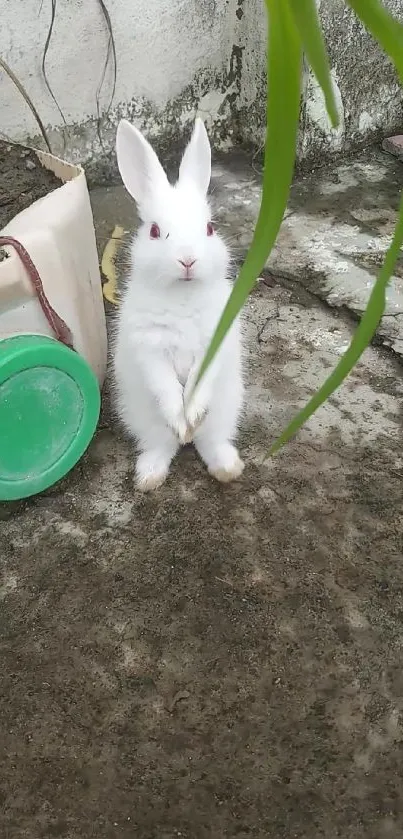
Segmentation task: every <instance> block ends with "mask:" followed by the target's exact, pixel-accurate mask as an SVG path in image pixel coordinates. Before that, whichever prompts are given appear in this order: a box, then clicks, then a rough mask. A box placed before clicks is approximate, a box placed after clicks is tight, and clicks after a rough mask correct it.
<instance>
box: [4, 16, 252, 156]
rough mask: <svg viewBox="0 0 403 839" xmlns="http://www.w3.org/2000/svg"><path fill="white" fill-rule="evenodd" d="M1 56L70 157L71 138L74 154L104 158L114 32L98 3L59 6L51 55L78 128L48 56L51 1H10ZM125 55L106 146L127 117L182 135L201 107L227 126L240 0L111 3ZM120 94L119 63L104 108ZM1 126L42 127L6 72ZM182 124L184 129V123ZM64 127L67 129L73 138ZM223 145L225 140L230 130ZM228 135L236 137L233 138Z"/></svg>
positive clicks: (23, 133) (15, 129) (22, 135)
mask: <svg viewBox="0 0 403 839" xmlns="http://www.w3.org/2000/svg"><path fill="white" fill-rule="evenodd" d="M4 2H6V5H7V9H6V11H5V13H4V14H3V15H2V22H1V26H0V55H1V56H2V57H3V58H5V60H6V61H7V63H8V64H9V65H10V66H11V67H12V69H13V70H14V72H15V73H16V75H17V76H18V78H19V79H20V80H21V82H22V83H23V85H24V86H25V88H26V90H27V91H28V93H29V95H30V97H31V98H32V100H33V102H34V103H35V105H36V107H37V109H38V111H39V113H40V116H41V118H42V120H43V122H44V124H45V125H46V126H47V127H49V128H50V135H51V138H52V142H53V143H54V144H55V146H56V149H57V150H59V151H61V149H62V140H63V133H64V135H65V140H66V143H67V146H68V151H69V155H70V156H73V157H76V158H78V157H82V156H84V158H88V157H91V156H94V155H96V154H99V153H100V152H102V150H103V149H102V146H101V145H100V143H99V139H98V137H97V121H96V117H97V106H96V93H97V88H98V85H99V82H100V79H101V76H102V71H103V66H104V61H105V55H106V51H107V45H108V31H107V28H106V25H105V20H104V18H103V16H102V13H101V9H100V6H99V3H98V2H97V0H57V4H56V19H55V24H54V30H53V35H52V39H51V42H50V47H49V51H48V56H47V62H46V66H47V74H48V78H49V82H50V84H51V86H52V89H53V91H54V94H55V96H56V98H57V101H58V103H59V105H60V108H61V110H62V111H63V114H64V117H65V120H66V123H67V125H68V126H69V131H66V130H65V129H64V125H63V119H62V117H61V114H60V113H59V111H58V108H57V106H56V104H55V103H54V102H53V100H52V98H51V96H50V94H49V91H48V90H47V87H46V84H45V81H44V78H43V75H42V71H41V61H42V53H43V48H44V44H45V40H46V35H47V31H48V27H49V22H50V11H51V3H50V2H45V1H44V0H43V2H42V3H41V2H40V0H3V3H4ZM105 2H106V5H107V7H108V10H109V13H110V17H111V20H112V26H113V31H114V37H115V43H116V52H117V80H116V91H115V96H114V100H113V105H112V109H111V111H110V114H109V119H105V120H104V121H103V124H102V138H103V143H104V147H106V148H108V147H109V146H110V143H111V142H112V136H113V134H114V127H115V124H116V121H117V119H118V117H119V116H120V115H127V116H129V117H138V118H139V120H140V122H141V123H142V124H143V125H144V126H145V127H146V128H147V130H148V132H149V133H150V134H151V136H153V135H158V134H159V133H161V132H163V131H164V130H166V129H167V126H169V132H168V134H169V135H170V136H171V137H173V136H174V134H175V133H180V131H181V123H184V122H186V121H187V119H192V118H193V116H194V113H195V109H196V107H197V105H199V106H200V109H201V110H202V111H203V113H204V116H205V117H206V118H207V121H210V122H212V121H214V122H224V120H225V121H226V122H227V128H228V129H229V128H230V119H229V118H230V104H231V100H229V98H228V97H229V96H230V95H231V93H235V92H236V79H235V77H231V76H230V65H231V55H232V48H233V43H234V29H235V24H236V23H237V22H238V19H237V17H236V3H234V2H232V0H105ZM111 91H112V72H111V64H110V65H109V69H108V72H107V75H106V79H105V84H104V86H103V89H102V92H101V112H104V111H105V108H106V106H107V104H108V101H109V99H110V95H111ZM0 114H1V130H2V132H3V133H5V134H7V136H9V137H11V138H13V139H17V140H24V139H26V138H27V137H32V136H33V135H35V134H37V127H36V124H35V121H34V120H33V117H32V115H31V114H30V112H29V110H28V108H27V106H26V105H25V104H24V101H23V100H22V99H21V97H20V95H19V93H18V92H17V90H16V89H15V88H14V87H13V85H12V83H11V82H10V81H9V80H8V79H7V78H6V77H5V76H4V74H1V75H0ZM177 120H178V122H179V125H178V127H177V128H176V127H175V123H176V121H177ZM63 129H64V132H63ZM222 133H223V137H222V142H223V143H224V142H225V136H224V134H225V133H226V132H222ZM227 133H228V132H227Z"/></svg>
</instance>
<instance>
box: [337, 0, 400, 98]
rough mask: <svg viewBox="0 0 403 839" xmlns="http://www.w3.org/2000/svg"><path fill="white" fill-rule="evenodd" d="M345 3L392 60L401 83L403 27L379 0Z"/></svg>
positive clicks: (350, 0) (353, 0)
mask: <svg viewBox="0 0 403 839" xmlns="http://www.w3.org/2000/svg"><path fill="white" fill-rule="evenodd" d="M347 3H348V5H349V6H351V8H352V9H353V10H354V12H355V13H356V15H357V16H358V17H359V18H360V19H361V20H362V22H363V24H364V26H366V27H367V29H368V31H369V32H371V35H373V36H374V38H376V40H377V41H378V42H379V43H380V45H381V47H382V49H383V50H384V51H385V52H386V54H387V55H389V58H391V59H392V61H393V63H394V65H395V67H396V70H397V72H398V74H399V78H400V81H401V82H402V83H403V25H402V24H401V23H399V21H397V20H396V18H394V17H393V15H391V14H390V13H389V12H388V11H387V10H386V9H385V7H384V6H383V5H382V3H380V2H379V0H347Z"/></svg>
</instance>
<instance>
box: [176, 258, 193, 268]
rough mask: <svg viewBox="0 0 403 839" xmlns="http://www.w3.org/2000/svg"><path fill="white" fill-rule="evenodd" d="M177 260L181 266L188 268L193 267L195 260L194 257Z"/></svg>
mask: <svg viewBox="0 0 403 839" xmlns="http://www.w3.org/2000/svg"><path fill="white" fill-rule="evenodd" d="M178 262H180V264H181V265H183V267H184V268H186V269H187V270H188V269H189V268H192V267H193V265H194V264H195V262H196V260H195V259H178Z"/></svg>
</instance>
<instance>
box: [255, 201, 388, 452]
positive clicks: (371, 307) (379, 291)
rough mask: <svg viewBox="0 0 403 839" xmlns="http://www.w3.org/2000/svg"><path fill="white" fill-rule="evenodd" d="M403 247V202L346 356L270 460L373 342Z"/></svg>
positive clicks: (274, 447) (277, 443) (273, 449)
mask: <svg viewBox="0 0 403 839" xmlns="http://www.w3.org/2000/svg"><path fill="white" fill-rule="evenodd" d="M402 245H403V199H402V202H401V205H400V212H399V218H398V223H397V226H396V230H395V234H394V237H393V240H392V243H391V245H390V248H389V250H388V252H387V254H386V257H385V261H384V264H383V266H382V268H381V271H380V274H379V277H378V279H377V280H376V283H375V285H374V287H373V289H372V292H371V296H370V298H369V301H368V304H367V307H366V309H365V312H364V314H363V316H362V319H361V321H360V323H359V326H358V327H357V329H356V331H355V334H354V337H353V340H352V341H351V344H350V346H349V348H348V350H347V352H346V353H345V354H344V355H343V357H342V358H341V359H340V361H339V363H338V365H337V367H336V368H335V370H333V373H331V374H330V376H329V377H328V378H327V379H326V381H325V383H324V384H323V385H322V387H321V388H320V390H318V391H317V393H315V394H314V396H313V397H312V399H310V401H309V402H308V404H307V405H305V407H304V408H303V409H302V411H300V412H299V414H298V415H297V416H296V417H294V419H293V420H292V421H291V422H290V424H289V426H288V427H287V428H286V429H285V431H283V433H282V434H281V435H280V437H279V438H278V439H277V440H276V441H275V443H274V444H273V445H272V447H271V448H270V450H269V456H270V455H273V454H275V453H276V452H277V451H278V450H279V449H280V448H281V446H283V445H284V443H287V441H288V440H290V438H291V437H293V436H294V434H296V432H297V431H299V429H300V428H301V426H302V425H304V423H305V422H306V421H307V420H308V419H309V417H311V416H312V414H313V413H314V412H315V411H316V410H317V409H318V408H319V407H320V406H321V405H322V404H323V402H325V400H326V399H328V398H329V396H331V394H332V393H334V391H335V390H337V388H338V387H340V385H341V384H342V382H343V381H344V379H345V378H346V376H348V374H349V373H350V372H351V370H352V369H353V367H354V365H355V364H356V363H357V361H358V360H359V358H360V357H361V355H362V353H363V352H364V350H365V349H366V348H367V346H368V345H369V343H370V341H371V340H372V338H373V336H374V334H375V332H376V329H377V327H378V324H379V322H380V320H381V318H382V315H383V313H384V310H385V294H386V288H387V285H388V282H389V279H390V276H391V274H392V273H393V269H394V267H395V264H396V260H397V259H398V257H399V254H400V249H401V247H402Z"/></svg>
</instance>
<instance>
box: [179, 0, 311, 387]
mask: <svg viewBox="0 0 403 839" xmlns="http://www.w3.org/2000/svg"><path fill="white" fill-rule="evenodd" d="M265 3H266V7H267V12H268V49H267V84H268V94H267V133H266V143H265V163H264V175H263V191H262V198H261V205H260V211H259V216H258V219H257V222H256V227H255V232H254V235H253V239H252V243H251V246H250V248H249V251H248V253H247V255H246V258H245V262H244V264H243V266H242V268H241V271H240V273H239V276H238V279H237V281H236V283H235V285H234V287H233V289H232V293H231V295H230V297H229V299H228V302H227V305H226V307H225V310H224V312H223V314H222V316H221V318H220V321H219V323H218V326H217V328H216V330H215V332H214V335H213V338H212V340H211V343H210V346H209V347H208V349H207V353H206V355H205V357H204V360H203V363H202V365H201V368H200V370H199V374H198V378H197V381H196V385H197V383H198V382H199V381H200V379H201V378H202V376H203V375H204V373H205V372H206V370H207V368H208V366H209V365H210V363H211V361H212V360H213V358H214V356H215V354H216V352H217V350H218V349H219V347H220V345H221V343H222V341H223V340H224V338H225V335H226V334H227V332H228V330H229V329H230V327H231V324H232V322H233V320H234V319H235V318H236V316H237V315H238V314H239V312H240V310H241V309H242V306H243V305H244V303H245V300H246V299H247V297H248V295H249V293H250V291H251V290H252V288H253V287H254V285H255V282H256V279H257V277H258V275H259V273H260V271H261V270H262V268H263V266H264V265H265V263H266V261H267V259H268V256H269V254H270V251H271V250H272V248H273V245H274V243H275V241H276V239H277V235H278V232H279V229H280V225H281V222H282V220H283V216H284V212H285V209H286V206H287V200H288V195H289V191H290V186H291V182H292V177H293V173H294V165H295V155H296V146H297V134H298V124H299V109H300V96H301V62H302V51H301V43H300V39H299V35H298V31H297V29H296V26H295V23H294V19H293V17H292V14H291V11H290V7H289V5H288V0H265ZM285 105H286V107H285Z"/></svg>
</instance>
